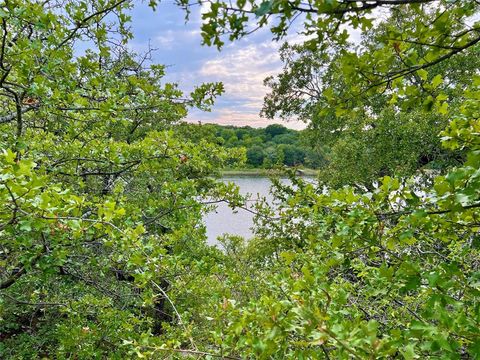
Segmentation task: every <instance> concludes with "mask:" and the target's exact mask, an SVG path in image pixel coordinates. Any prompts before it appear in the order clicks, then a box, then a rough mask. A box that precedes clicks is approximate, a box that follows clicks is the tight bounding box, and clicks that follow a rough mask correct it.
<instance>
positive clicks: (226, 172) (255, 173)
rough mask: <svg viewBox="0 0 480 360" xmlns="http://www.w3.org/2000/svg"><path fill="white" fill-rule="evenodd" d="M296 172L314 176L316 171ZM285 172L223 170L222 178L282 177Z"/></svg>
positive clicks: (300, 170) (257, 169) (272, 170)
mask: <svg viewBox="0 0 480 360" xmlns="http://www.w3.org/2000/svg"><path fill="white" fill-rule="evenodd" d="M298 172H299V173H301V174H302V175H305V176H316V175H317V174H318V170H314V169H303V168H302V169H298ZM282 174H285V171H284V170H282V169H260V168H255V169H224V170H222V175H223V176H268V175H282Z"/></svg>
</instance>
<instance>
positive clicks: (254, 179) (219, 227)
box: [204, 176, 313, 245]
mask: <svg viewBox="0 0 480 360" xmlns="http://www.w3.org/2000/svg"><path fill="white" fill-rule="evenodd" d="M312 179H313V178H312ZM222 181H224V182H233V183H235V184H236V185H238V187H239V188H240V193H241V194H242V195H247V194H251V195H252V196H251V197H250V201H249V202H248V203H247V204H246V205H247V207H249V208H252V207H253V205H254V202H255V201H257V200H258V199H259V198H263V197H265V198H266V199H267V201H272V196H271V195H270V187H271V185H272V183H271V181H270V179H269V178H268V177H265V176H229V177H224V178H222ZM281 181H282V182H283V183H288V182H289V180H288V179H282V180H281ZM253 216H254V215H253V214H252V213H250V212H248V211H246V210H243V209H237V210H236V211H235V212H234V211H232V209H230V208H229V207H228V205H227V204H225V203H220V204H219V205H218V207H217V209H216V211H213V212H210V213H209V214H207V215H206V216H205V219H204V221H205V225H206V227H207V241H208V243H209V244H212V245H214V244H218V241H217V237H218V236H221V235H223V234H232V235H240V236H243V237H244V238H246V239H249V238H251V237H252V235H253V233H252V229H251V228H252V226H253Z"/></svg>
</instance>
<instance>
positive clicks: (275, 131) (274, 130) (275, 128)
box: [265, 124, 288, 139]
mask: <svg viewBox="0 0 480 360" xmlns="http://www.w3.org/2000/svg"><path fill="white" fill-rule="evenodd" d="M287 131H288V129H287V128H286V127H285V126H283V125H280V124H271V125H268V126H267V127H266V128H265V134H267V136H268V137H269V138H270V139H272V138H274V137H275V136H277V135H281V134H285V133H286V132H287Z"/></svg>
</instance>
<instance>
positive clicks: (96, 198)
mask: <svg viewBox="0 0 480 360" xmlns="http://www.w3.org/2000/svg"><path fill="white" fill-rule="evenodd" d="M129 7H130V3H129V2H127V1H119V2H115V1H42V2H32V1H8V2H4V3H2V4H1V6H0V22H1V30H0V97H1V101H2V106H1V110H0V128H1V129H0V130H1V138H0V147H1V149H2V150H1V154H0V290H1V292H0V319H1V321H0V334H1V335H0V357H1V358H25V359H33V358H46V357H48V358H71V357H76V358H82V359H88V358H104V357H107V356H108V357H109V358H118V359H120V358H125V357H130V356H133V355H132V354H130V355H128V354H129V351H131V349H130V348H129V347H128V346H124V342H125V341H129V340H133V339H141V338H142V337H145V336H147V337H148V336H153V334H155V335H156V334H159V333H161V332H165V331H166V330H165V328H166V327H167V325H168V324H171V325H172V326H175V325H176V324H178V325H179V326H181V327H182V326H183V327H182V329H185V331H186V327H185V324H183V323H182V321H181V319H180V315H179V314H178V313H176V310H175V307H174V306H173V305H172V304H173V302H170V300H169V299H170V298H169V297H168V294H167V292H169V291H170V289H172V288H174V287H176V286H177V285H179V286H182V285H180V284H181V283H182V281H183V280H180V278H181V275H179V274H182V273H183V272H187V271H188V273H189V274H195V273H196V272H197V271H203V270H202V269H204V268H208V267H209V266H211V262H210V261H211V260H208V259H210V258H207V260H203V258H204V257H205V256H206V254H208V253H210V252H213V253H215V252H216V250H209V249H208V248H207V247H206V245H205V235H204V229H203V224H202V223H201V217H202V213H203V212H204V211H205V210H206V208H205V206H204V205H203V204H202V203H201V199H204V198H206V197H213V198H217V197H218V198H221V199H224V198H226V197H227V195H228V194H227V193H233V195H232V196H235V191H234V189H231V187H230V188H228V187H227V186H225V185H222V184H219V185H217V184H216V183H215V181H214V180H212V178H211V177H212V176H215V175H216V174H218V171H217V169H218V168H219V167H221V166H222V164H223V163H224V162H231V161H233V160H234V158H235V156H236V154H235V152H231V153H230V154H227V153H226V152H225V151H223V150H222V149H221V148H219V147H218V146H215V145H213V144H210V143H208V142H206V141H200V142H198V143H195V144H194V143H192V142H191V141H185V139H184V138H179V137H178V136H176V135H175V132H174V130H173V129H172V127H173V126H174V124H175V123H177V122H179V121H180V120H181V119H182V118H183V117H184V116H185V115H186V112H187V108H188V107H189V106H198V107H200V108H207V107H209V106H210V105H211V104H212V101H213V99H214V97H215V96H216V95H218V94H219V93H221V92H222V86H221V84H206V85H202V86H200V87H198V88H197V89H196V90H195V91H194V92H193V93H192V94H190V96H188V95H184V94H182V92H181V91H179V90H178V88H177V86H176V85H175V84H169V83H165V82H164V81H163V75H164V68H163V66H159V65H155V64H153V65H151V66H149V65H150V64H148V62H147V58H148V56H149V54H148V53H147V54H145V55H144V56H137V55H135V54H130V53H129V52H128V51H127V49H126V46H125V45H126V44H127V41H128V40H129V39H130V38H131V33H130V32H129V31H128V29H127V28H128V20H129V17H128V15H127V10H128V8H129ZM85 45H88V50H86V51H84V52H81V51H80V50H79V49H80V48H81V47H83V48H84V47H85ZM232 200H235V199H234V198H232ZM177 281H178V282H177ZM188 296H189V295H187V297H188Z"/></svg>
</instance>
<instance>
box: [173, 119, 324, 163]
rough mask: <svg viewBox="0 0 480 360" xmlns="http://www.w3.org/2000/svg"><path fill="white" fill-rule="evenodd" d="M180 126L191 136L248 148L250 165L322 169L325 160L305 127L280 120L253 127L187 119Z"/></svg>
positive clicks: (231, 146)
mask: <svg viewBox="0 0 480 360" xmlns="http://www.w3.org/2000/svg"><path fill="white" fill-rule="evenodd" d="M179 129H180V131H181V132H182V133H183V134H184V135H187V137H188V138H189V139H193V140H200V139H204V140H209V141H211V142H215V143H217V144H219V145H222V146H223V147H225V148H245V149H246V165H247V166H248V167H252V168H266V169H268V168H272V167H275V166H278V165H286V166H303V167H306V168H311V169H318V168H319V167H320V166H321V165H322V163H323V158H322V156H321V155H320V154H319V153H318V152H317V151H315V150H314V149H313V148H312V147H310V146H309V145H308V143H307V141H306V138H305V136H304V131H297V130H292V129H288V128H286V127H285V126H283V125H280V124H272V125H268V126H267V127H265V128H252V127H250V126H242V127H236V126H221V125H216V124H202V125H197V124H186V123H185V124H182V125H180V127H179Z"/></svg>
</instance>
